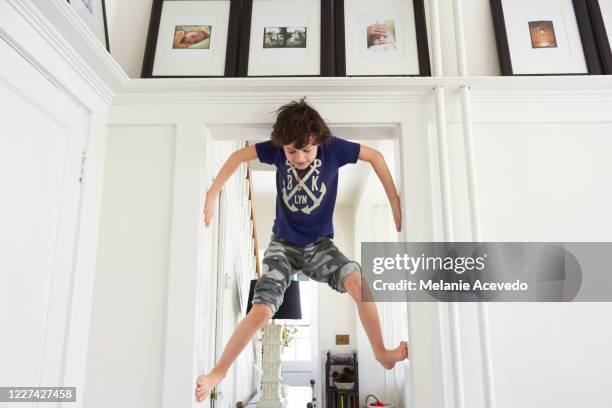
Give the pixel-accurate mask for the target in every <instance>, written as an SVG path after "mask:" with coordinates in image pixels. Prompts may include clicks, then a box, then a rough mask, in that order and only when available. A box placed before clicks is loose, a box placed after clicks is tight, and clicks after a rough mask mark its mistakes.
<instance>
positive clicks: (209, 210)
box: [204, 191, 217, 227]
mask: <svg viewBox="0 0 612 408" xmlns="http://www.w3.org/2000/svg"><path fill="white" fill-rule="evenodd" d="M216 199H217V197H216V196H215V195H214V194H211V193H210V191H208V192H207V193H206V203H205V204H204V226H205V227H208V226H209V225H210V220H211V219H212V217H213V216H214V215H215V200H216Z"/></svg>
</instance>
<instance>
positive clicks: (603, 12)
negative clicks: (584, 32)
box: [587, 0, 612, 75]
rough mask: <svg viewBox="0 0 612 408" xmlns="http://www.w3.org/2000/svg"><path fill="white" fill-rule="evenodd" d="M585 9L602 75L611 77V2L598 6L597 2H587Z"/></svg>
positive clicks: (588, 0)
mask: <svg viewBox="0 0 612 408" xmlns="http://www.w3.org/2000/svg"><path fill="white" fill-rule="evenodd" d="M602 5H603V8H602ZM587 7H588V9H589V15H590V17H591V24H592V25H593V33H594V36H595V42H596V43H597V49H598V50H599V55H600V58H601V65H602V70H603V73H604V74H606V75H612V50H611V49H610V43H612V2H610V1H605V2H604V3H603V4H600V2H599V1H598V0H587Z"/></svg>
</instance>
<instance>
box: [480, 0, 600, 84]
mask: <svg viewBox="0 0 612 408" xmlns="http://www.w3.org/2000/svg"><path fill="white" fill-rule="evenodd" d="M491 12H492V16H493V26H494V28H495V38H496V42H497V52H498V55H499V63H500V71H501V74H502V75H586V74H601V73H602V70H601V63H600V59H599V53H598V50H597V44H596V42H595V37H594V34H593V28H592V25H591V20H590V16H589V11H588V6H587V0H539V1H537V2H534V1H531V0H491Z"/></svg>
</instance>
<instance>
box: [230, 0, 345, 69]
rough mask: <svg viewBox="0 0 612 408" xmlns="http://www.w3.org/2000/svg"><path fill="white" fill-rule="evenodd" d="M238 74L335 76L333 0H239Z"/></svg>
mask: <svg viewBox="0 0 612 408" xmlns="http://www.w3.org/2000/svg"><path fill="white" fill-rule="evenodd" d="M242 15H243V17H244V20H243V22H242V26H241V30H242V31H241V39H240V53H239V54H240V55H239V57H238V76H245V77H246V76H250V77H253V76H255V77H256V76H333V75H334V67H333V64H334V61H333V58H334V55H333V41H332V38H333V28H332V27H333V24H332V23H333V21H332V0H299V1H295V0H293V1H286V0H278V1H270V0H243V13H242Z"/></svg>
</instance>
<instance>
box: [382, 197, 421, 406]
mask: <svg viewBox="0 0 612 408" xmlns="http://www.w3.org/2000/svg"><path fill="white" fill-rule="evenodd" d="M374 217H375V219H376V220H377V222H375V238H376V241H380V242H397V241H398V233H397V231H396V229H395V223H394V221H393V213H392V211H391V207H390V206H389V205H388V204H378V205H375V206H374ZM377 307H378V313H379V316H380V324H381V327H382V333H383V338H384V340H385V346H386V347H387V348H391V347H397V346H398V345H399V343H400V341H402V340H408V308H407V306H406V304H405V303H403V302H402V303H399V302H381V303H377ZM409 347H410V345H409ZM408 351H409V352H410V348H409V349H408ZM411 390H412V386H411V383H410V362H409V360H405V361H401V362H399V363H397V364H396V366H395V368H394V369H393V370H385V392H386V395H384V396H382V398H384V399H385V402H393V403H394V404H395V406H396V407H397V408H412V402H411V401H412V397H411V392H412V391H411ZM379 398H381V397H379Z"/></svg>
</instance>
